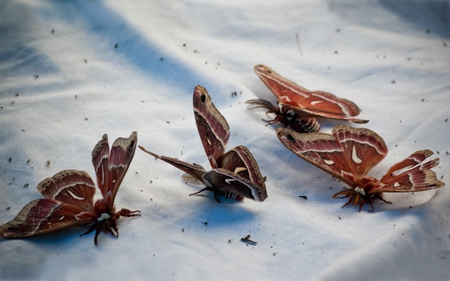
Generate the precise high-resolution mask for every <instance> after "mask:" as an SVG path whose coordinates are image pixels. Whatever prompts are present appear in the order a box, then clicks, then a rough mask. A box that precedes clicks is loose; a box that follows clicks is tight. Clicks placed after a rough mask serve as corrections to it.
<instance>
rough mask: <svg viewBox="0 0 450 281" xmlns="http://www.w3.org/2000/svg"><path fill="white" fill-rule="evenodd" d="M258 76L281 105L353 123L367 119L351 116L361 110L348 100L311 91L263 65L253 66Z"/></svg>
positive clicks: (364, 121) (365, 121) (363, 121)
mask: <svg viewBox="0 0 450 281" xmlns="http://www.w3.org/2000/svg"><path fill="white" fill-rule="evenodd" d="M254 70H255V72H256V74H257V75H258V77H259V78H260V79H261V80H262V81H263V82H264V84H266V86H267V87H268V88H269V89H270V90H271V91H272V92H273V94H274V95H275V96H276V97H277V99H278V102H279V103H280V104H281V105H285V106H289V107H291V108H292V109H295V110H299V111H303V112H306V113H308V114H311V115H313V116H321V117H326V118H332V119H341V120H347V121H352V122H355V123H367V122H368V120H362V119H358V118H353V116H357V115H358V114H359V113H360V112H361V110H360V109H359V108H358V106H357V105H356V104H355V103H353V102H352V101H350V100H347V99H342V98H338V97H336V96H335V95H333V94H331V93H327V92H323V91H315V92H311V91H309V90H307V89H305V88H303V87H301V86H300V85H298V84H296V83H294V82H292V81H290V80H289V79H286V78H284V77H283V76H281V75H279V74H278V73H276V72H275V71H273V70H272V69H270V68H269V67H267V66H265V65H256V66H255V68H254Z"/></svg>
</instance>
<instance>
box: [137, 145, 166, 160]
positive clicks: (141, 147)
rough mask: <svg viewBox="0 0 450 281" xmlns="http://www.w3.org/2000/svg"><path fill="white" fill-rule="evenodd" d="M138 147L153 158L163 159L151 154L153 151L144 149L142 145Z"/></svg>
mask: <svg viewBox="0 0 450 281" xmlns="http://www.w3.org/2000/svg"><path fill="white" fill-rule="evenodd" d="M138 146H139V148H140V149H141V150H142V151H144V152H146V153H148V154H150V155H151V156H153V157H155V158H161V156H159V155H158V154H155V153H153V152H151V151H148V150H147V149H145V147H143V146H142V145H138Z"/></svg>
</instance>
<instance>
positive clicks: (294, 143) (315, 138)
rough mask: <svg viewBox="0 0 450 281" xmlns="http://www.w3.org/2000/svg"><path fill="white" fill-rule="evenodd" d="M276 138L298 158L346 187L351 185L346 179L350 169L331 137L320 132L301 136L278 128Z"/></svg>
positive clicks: (337, 143) (349, 180)
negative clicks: (338, 180)
mask: <svg viewBox="0 0 450 281" xmlns="http://www.w3.org/2000/svg"><path fill="white" fill-rule="evenodd" d="M277 136H278V139H279V140H280V141H281V143H282V144H283V145H284V146H286V147H287V148H288V149H289V150H290V151H292V152H293V153H294V154H296V155H297V156H299V157H300V158H303V159H304V160H306V161H307V162H309V163H311V164H313V165H314V166H316V167H317V168H319V169H321V170H324V171H325V172H327V173H329V174H331V175H332V176H334V177H336V178H338V179H340V180H342V181H344V182H345V183H347V184H348V185H351V184H352V181H351V179H350V178H349V177H348V174H349V173H351V170H350V169H351V167H349V166H348V163H347V162H348V161H347V160H346V157H345V156H344V154H343V149H342V147H341V146H340V144H339V142H338V141H337V140H336V139H335V138H334V137H333V136H331V135H329V134H325V133H320V132H315V133H309V134H301V133H297V132H294V131H293V130H290V129H287V128H278V129H277Z"/></svg>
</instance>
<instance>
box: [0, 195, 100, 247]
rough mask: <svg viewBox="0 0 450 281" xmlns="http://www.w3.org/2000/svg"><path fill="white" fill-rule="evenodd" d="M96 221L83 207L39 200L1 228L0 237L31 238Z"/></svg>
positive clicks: (30, 204) (24, 208)
mask: <svg viewBox="0 0 450 281" xmlns="http://www.w3.org/2000/svg"><path fill="white" fill-rule="evenodd" d="M96 219H97V218H96V215H95V213H94V212H89V211H86V210H85V209H84V208H83V207H82V206H79V205H72V204H66V203H63V202H59V201H56V200H53V199H48V198H46V199H39V200H34V201H31V202H30V203H28V204H27V205H25V206H24V207H23V208H22V210H21V211H20V212H19V213H18V214H17V216H16V217H15V218H14V219H13V220H11V221H9V222H7V223H5V224H4V225H2V226H0V235H1V236H3V237H5V238H21V237H29V236H35V235H40V234H44V233H48V232H52V231H56V230H60V229H63V228H67V227H70V226H74V225H81V224H88V223H93V222H95V221H96Z"/></svg>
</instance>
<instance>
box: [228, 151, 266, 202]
mask: <svg viewBox="0 0 450 281" xmlns="http://www.w3.org/2000/svg"><path fill="white" fill-rule="evenodd" d="M221 168H223V169H225V170H228V171H231V172H233V173H235V174H237V175H239V176H241V177H244V178H246V179H248V180H250V181H252V182H254V183H256V184H257V185H259V186H260V187H262V188H263V189H264V190H265V189H266V185H265V182H264V177H263V176H262V175H261V171H260V170H259V166H258V163H257V162H256V160H255V158H254V157H253V155H252V153H251V152H250V150H248V148H247V147H245V146H243V145H239V146H236V147H235V148H233V149H232V150H230V151H228V152H227V153H225V154H224V155H223V157H222V166H221ZM266 193H267V192H266Z"/></svg>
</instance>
